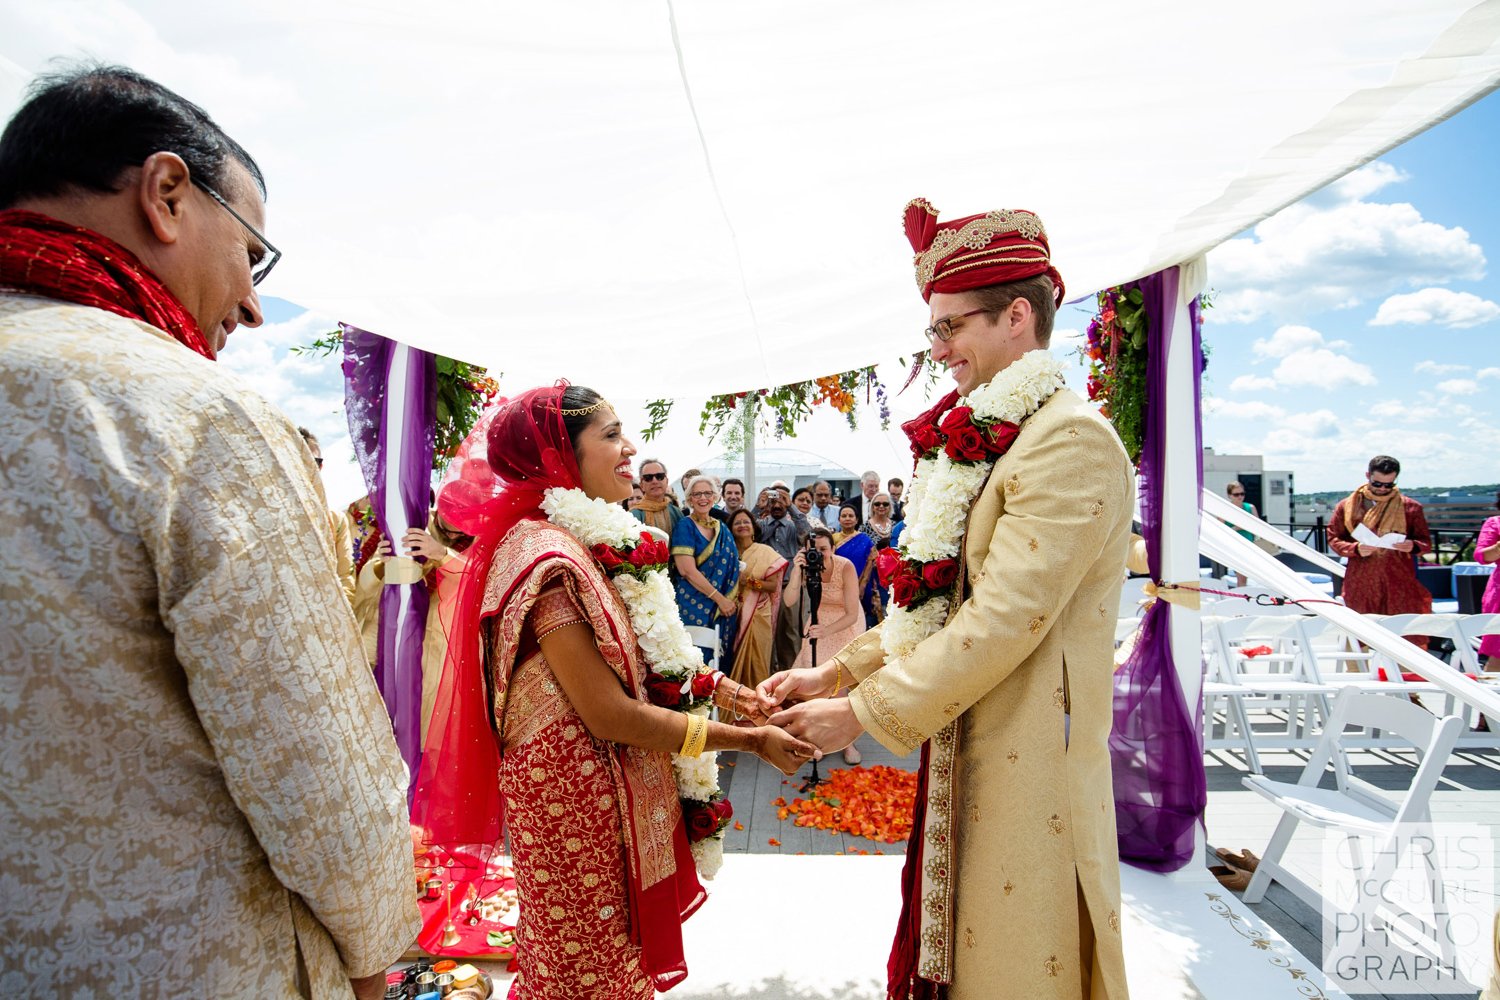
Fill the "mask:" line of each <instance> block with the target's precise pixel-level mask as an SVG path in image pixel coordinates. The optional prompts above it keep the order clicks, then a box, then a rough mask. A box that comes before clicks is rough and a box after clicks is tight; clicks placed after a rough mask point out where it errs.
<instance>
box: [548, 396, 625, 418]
mask: <svg viewBox="0 0 1500 1000" xmlns="http://www.w3.org/2000/svg"><path fill="white" fill-rule="evenodd" d="M604 406H609V400H607V399H605V398H604V397H603V396H600V397H599V398H598V399H596V400H595V401H594V402H592V403H590V404H589V405H588V406H573V407H569V406H559V407H558V408H557V411H558V412H559V413H561V414H562V415H563V416H565V417H583V416H587V415H588V414H590V413H593V412H594V411H595V410H597V409H599V408H601V407H604ZM610 409H614V407H612V406H610Z"/></svg>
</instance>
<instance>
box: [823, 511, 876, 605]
mask: <svg viewBox="0 0 1500 1000" xmlns="http://www.w3.org/2000/svg"><path fill="white" fill-rule="evenodd" d="M833 553H834V555H839V556H843V557H844V558H845V559H847V560H849V561H850V562H852V563H853V564H854V572H855V573H857V574H858V575H859V603H860V605H861V606H862V607H863V608H864V609H865V627H866V628H869V627H871V626H873V625H874V624H875V622H874V618H875V613H874V611H873V606H872V604H871V598H872V597H873V595H874V589H875V572H874V570H875V539H873V538H871V537H870V536H869V535H868V534H866V533H865V532H863V531H860V530H859V508H858V507H856V506H855V505H854V504H852V503H846V504H844V505H843V506H842V507H840V508H839V530H838V531H836V532H834V535H833Z"/></svg>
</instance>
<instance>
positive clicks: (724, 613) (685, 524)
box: [672, 476, 740, 661]
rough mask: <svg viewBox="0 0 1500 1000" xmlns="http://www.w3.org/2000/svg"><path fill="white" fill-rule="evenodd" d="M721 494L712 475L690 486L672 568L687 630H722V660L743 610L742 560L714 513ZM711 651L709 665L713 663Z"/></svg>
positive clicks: (677, 530)
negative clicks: (739, 591) (737, 592)
mask: <svg viewBox="0 0 1500 1000" xmlns="http://www.w3.org/2000/svg"><path fill="white" fill-rule="evenodd" d="M718 496H719V491H718V488H717V487H716V486H715V485H714V481H713V480H712V479H710V478H709V477H708V476H694V477H693V478H692V479H690V480H689V481H688V484H687V500H688V512H689V516H688V517H684V518H683V519H682V520H680V521H678V522H677V527H675V528H673V529H672V563H673V565H674V566H675V567H676V569H677V581H676V586H677V610H678V612H679V613H680V614H681V615H682V623H683V624H684V625H696V626H699V627H702V628H717V629H718V630H719V649H718V652H719V653H720V654H721V655H722V654H723V651H724V650H725V649H726V648H728V646H727V644H726V640H727V639H728V637H730V636H732V635H733V634H734V633H733V632H731V631H730V630H729V629H730V626H732V625H733V624H734V615H735V612H736V611H737V610H739V605H738V604H737V603H735V601H734V599H733V598H732V596H731V595H732V594H733V593H734V588H735V584H737V583H738V582H739V579H740V555H739V549H738V548H736V547H735V544H734V539H733V538H732V537H731V536H730V534H729V530H728V529H727V528H725V527H724V524H723V522H721V521H719V520H717V519H715V518H714V517H713V515H712V514H710V513H709V511H710V510H712V509H713V506H714V501H715V500H717V499H718ZM709 658H710V657H709V654H708V652H707V651H705V653H704V660H705V661H707V660H708V659H709Z"/></svg>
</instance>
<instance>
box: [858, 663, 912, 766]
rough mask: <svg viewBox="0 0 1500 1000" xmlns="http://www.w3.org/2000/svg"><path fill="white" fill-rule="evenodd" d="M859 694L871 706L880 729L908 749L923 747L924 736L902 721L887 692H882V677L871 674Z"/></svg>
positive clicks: (860, 688) (860, 683) (862, 683)
mask: <svg viewBox="0 0 1500 1000" xmlns="http://www.w3.org/2000/svg"><path fill="white" fill-rule="evenodd" d="M859 693H860V694H862V695H864V699H865V704H866V705H869V706H870V711H871V712H872V713H874V715H875V721H876V722H877V723H878V724H879V725H880V728H882V729H884V730H885V731H886V732H888V733H890V734H891V735H892V736H893V737H895V738H896V739H897V740H898V741H899V742H901V743H902V744H903V745H904V746H905V747H906V749H908V750H914V749H916V748H917V747H919V746H921V745H922V740H923V736H922V734H921V732H919V731H918V730H916V729H913V728H912V727H911V726H909V725H907V724H906V723H905V722H903V721H902V720H901V717H900V716H899V715H897V714H896V710H895V709H893V708H892V707H891V704H890V702H889V701H887V700H886V697H885V692H884V691H882V690H880V675H879V674H871V675H870V676H869V677H866V678H865V679H864V680H862V681H860V682H859Z"/></svg>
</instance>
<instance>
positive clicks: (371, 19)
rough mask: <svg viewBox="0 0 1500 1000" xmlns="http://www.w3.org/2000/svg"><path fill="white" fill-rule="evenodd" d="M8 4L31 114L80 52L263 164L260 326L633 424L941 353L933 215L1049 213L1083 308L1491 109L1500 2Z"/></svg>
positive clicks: (1, 104) (3, 44)
mask: <svg viewBox="0 0 1500 1000" xmlns="http://www.w3.org/2000/svg"><path fill="white" fill-rule="evenodd" d="M3 2H4V3H5V6H6V8H7V9H6V10H5V13H4V22H5V24H6V31H5V32H4V34H3V36H0V75H3V74H4V73H5V72H6V71H7V69H8V70H9V72H10V73H11V76H12V80H11V81H10V82H9V86H7V85H6V83H5V81H0V112H3V113H4V115H5V116H7V117H8V115H9V113H10V112H11V110H12V109H13V103H14V101H15V99H16V97H15V86H14V84H15V80H14V77H15V76H16V75H17V74H20V75H24V74H27V73H32V72H36V71H39V70H42V69H44V68H45V65H46V61H47V59H48V58H50V57H52V56H55V55H77V54H80V53H83V52H87V53H89V54H92V55H95V56H98V57H100V58H104V59H107V60H114V61H121V62H126V63H128V64H131V65H133V66H135V67H136V68H138V69H140V70H141V71H143V72H145V73H147V74H149V75H152V76H155V77H156V78H158V79H160V80H162V81H163V82H164V83H166V84H168V85H169V86H172V87H174V88H176V89H178V90H180V91H181V92H182V93H184V94H186V95H187V96H189V97H191V98H193V99H195V100H198V101H199V102H200V103H202V104H203V105H204V106H205V107H207V108H208V109H209V111H210V113H212V114H213V115H214V116H215V117H216V118H217V119H218V120H219V121H220V122H221V123H222V124H224V125H225V127H226V128H228V129H229V130H230V131H231V132H232V133H233V134H234V135H235V136H236V137H237V138H239V139H240V140H241V141H243V142H244V144H245V145H246V146H247V147H248V148H249V149H250V150H251V151H252V152H253V153H254V154H255V155H256V156H257V157H258V159H259V160H260V162H261V164H262V166H263V167H264V168H265V170H266V174H267V176H268V179H269V184H270V203H269V218H270V223H269V230H268V233H269V235H270V236H271V238H272V240H273V241H275V242H276V243H278V244H279V245H280V246H281V247H282V249H283V250H284V251H285V252H286V259H285V261H284V262H283V263H282V264H281V265H280V267H279V268H278V269H277V271H276V274H275V275H274V276H273V277H272V279H271V280H270V281H269V282H268V283H267V285H266V287H265V289H264V291H265V292H267V293H268V294H272V295H277V296H282V297H285V298H289V299H291V300H294V301H296V302H298V303H300V304H302V305H304V306H308V307H310V308H314V309H316V310H318V311H320V312H323V313H326V314H328V315H330V316H333V317H336V318H338V319H342V320H346V321H348V322H352V323H355V324H357V325H359V326H363V327H366V328H368V329H370V330H373V331H376V332H378V333H382V334H385V335H387V336H390V337H394V338H397V339H400V340H403V341H405V342H408V343H411V344H413V345H416V346H419V347H423V348H426V349H429V350H433V351H438V352H441V353H444V354H448V355H452V356H457V357H460V358H464V359H467V360H471V361H476V362H480V363H484V364H488V365H490V366H491V367H493V368H495V369H498V370H501V371H504V372H505V374H506V376H507V378H506V383H507V385H511V386H514V385H518V384H527V383H536V382H541V381H548V380H551V379H552V378H555V377H557V376H559V375H567V376H568V377H570V378H572V379H574V380H575V381H580V382H584V383H586V384H591V385H594V386H596V387H598V388H600V389H602V390H604V391H605V392H606V393H611V394H616V395H618V396H621V397H630V398H643V397H650V396H654V395H670V396H702V395H704V394H707V393H710V392H718V391H729V390H738V389H744V388H749V387H752V386H758V385H767V384H775V383H781V382H787V381H792V380H796V379H799V378H806V377H810V376H814V375H821V374H827V373H830V372H834V371H839V370H845V369H848V368H852V367H855V366H857V365H862V364H867V363H872V362H877V361H890V360H893V359H894V358H896V357H898V356H900V355H903V354H907V353H909V352H911V351H913V350H915V349H918V348H920V347H922V346H924V342H923V341H922V338H921V335H920V332H919V331H920V328H921V327H922V326H923V325H925V322H926V318H927V314H926V310H925V307H924V306H923V305H922V302H921V299H920V298H919V297H918V296H917V294H916V290H915V286H914V283H913V279H912V275H911V269H910V259H911V252H910V249H909V248H908V246H907V244H906V241H905V239H904V237H903V235H902V233H901V226H900V214H901V209H902V206H903V205H904V204H905V203H906V201H907V200H908V199H910V198H912V197H915V196H918V195H922V196H926V197H927V198H929V199H930V200H931V201H932V202H933V203H934V204H935V205H937V206H938V207H939V208H940V209H941V210H942V211H943V212H944V213H945V215H947V216H957V215H962V214H969V213H973V212H979V211H984V210H987V209H991V208H1000V207H1025V208H1031V209H1033V210H1035V211H1037V212H1038V213H1040V214H1041V216H1042V218H1043V220H1044V222H1045V223H1046V224H1047V227H1048V231H1049V234H1050V236H1051V239H1052V245H1053V248H1054V254H1055V258H1056V261H1057V263H1058V266H1059V268H1060V269H1061V271H1062V273H1063V276H1064V277H1065V279H1066V280H1067V281H1068V286H1069V293H1070V295H1071V296H1080V295H1085V294H1087V293H1089V292H1091V291H1093V290H1095V289H1097V288H1099V287H1102V286H1106V285H1109V284H1114V283H1118V282H1121V281H1124V280H1128V279H1131V278H1134V277H1138V276H1140V275H1142V274H1146V273H1149V272H1151V271H1154V270H1157V269H1159V268H1161V267H1163V266H1167V265H1170V264H1172V263H1175V262H1178V261H1182V260H1186V259H1188V258H1191V257H1194V256H1195V255H1198V254H1201V253H1202V252H1204V251H1205V250H1207V249H1208V248H1210V247H1212V246H1214V245H1216V244H1217V243H1219V242H1221V241H1223V240H1224V239H1226V238H1228V237H1230V236H1232V235H1234V234H1235V233H1237V232H1240V231H1241V230H1243V229H1245V228H1246V227H1247V226H1250V225H1252V224H1253V223H1255V222H1256V221H1257V220H1259V219H1261V218H1264V217H1265V216H1267V215H1268V214H1270V213H1272V212H1274V211H1275V210H1276V209H1278V208H1280V207H1282V206H1284V205H1286V204H1288V203H1289V202H1292V201H1294V200H1296V199H1298V198H1300V197H1302V196H1303V195H1305V194H1307V193H1308V192H1310V191H1312V190H1314V189H1316V188H1317V187H1319V186H1321V185H1322V184H1324V183H1326V182H1328V181H1330V180H1332V179H1334V178H1336V177H1338V176H1340V175H1342V174H1343V173H1345V172H1347V171H1349V170H1350V169H1352V168H1354V167H1356V166H1358V165H1360V164H1361V163H1364V162H1366V161H1367V160H1369V159H1371V158H1373V157H1375V156H1377V155H1379V154H1380V153H1382V152H1384V151H1385V150H1387V149H1389V148H1391V147H1392V146H1394V145H1396V144H1398V143H1399V142H1401V141H1402V140H1404V139H1406V138H1409V137H1410V136H1412V135H1414V134H1416V133H1417V132H1419V131H1421V130H1422V129H1424V128H1427V127H1429V126H1431V125H1432V124H1434V123H1435V122H1437V121H1440V120H1442V119H1443V118H1444V117H1445V116H1448V115H1451V114H1453V113H1454V112H1455V111H1457V110H1459V109H1461V108H1462V107H1464V106H1465V105H1466V104H1468V103H1469V102H1471V101H1473V100H1475V99H1477V98H1478V97H1479V96H1481V95H1483V94H1484V93H1486V92H1487V91H1489V90H1490V89H1492V88H1494V87H1495V86H1496V85H1497V83H1500V0H1486V2H1479V3H1476V2H1473V0H1424V2H1423V3H1420V4H1413V3H1410V2H1407V0H1339V2H1332V0H1330V2H1326V3H1307V2H1306V0H1267V2H1262V3H1257V4H1248V5H1246V4H1240V5H1223V4H1201V3H1199V4H1187V3H1166V2H1160V0H1156V2H1145V3H1135V4H1121V3H1102V2H1101V3H1090V4H1079V3H1057V4H1038V3H1024V4H1023V3H1014V2H1009V3H1007V2H999V3H978V2H969V3H961V2H929V3H924V4H920V5H917V4H903V3H893V2H871V0H859V2H853V0H843V2H839V0H827V2H824V3H819V4H806V3H793V2H787V0H763V2H758V3H754V4H726V3H722V2H716V0H677V2H675V3H674V2H671V0H664V2H657V3H646V2H636V0H571V2H557V3H525V4H522V3H514V2H499V3H488V4H480V3H477V2H473V3H458V2H454V0H435V2H428V3H423V4H406V3H397V2H394V0H340V2H331V0H299V2H296V3H291V2H287V0H270V2H266V3H261V4H255V5H240V6H239V7H237V8H236V9H234V10H229V9H227V8H223V7H220V6H217V5H214V6H204V5H202V4H201V3H195V2H189V0H76V2H67V3H58V4H50V3H49V4H37V3H24V2H21V0H3ZM6 61H9V62H10V63H11V64H12V65H11V66H10V67H6V66H5V63H6Z"/></svg>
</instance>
